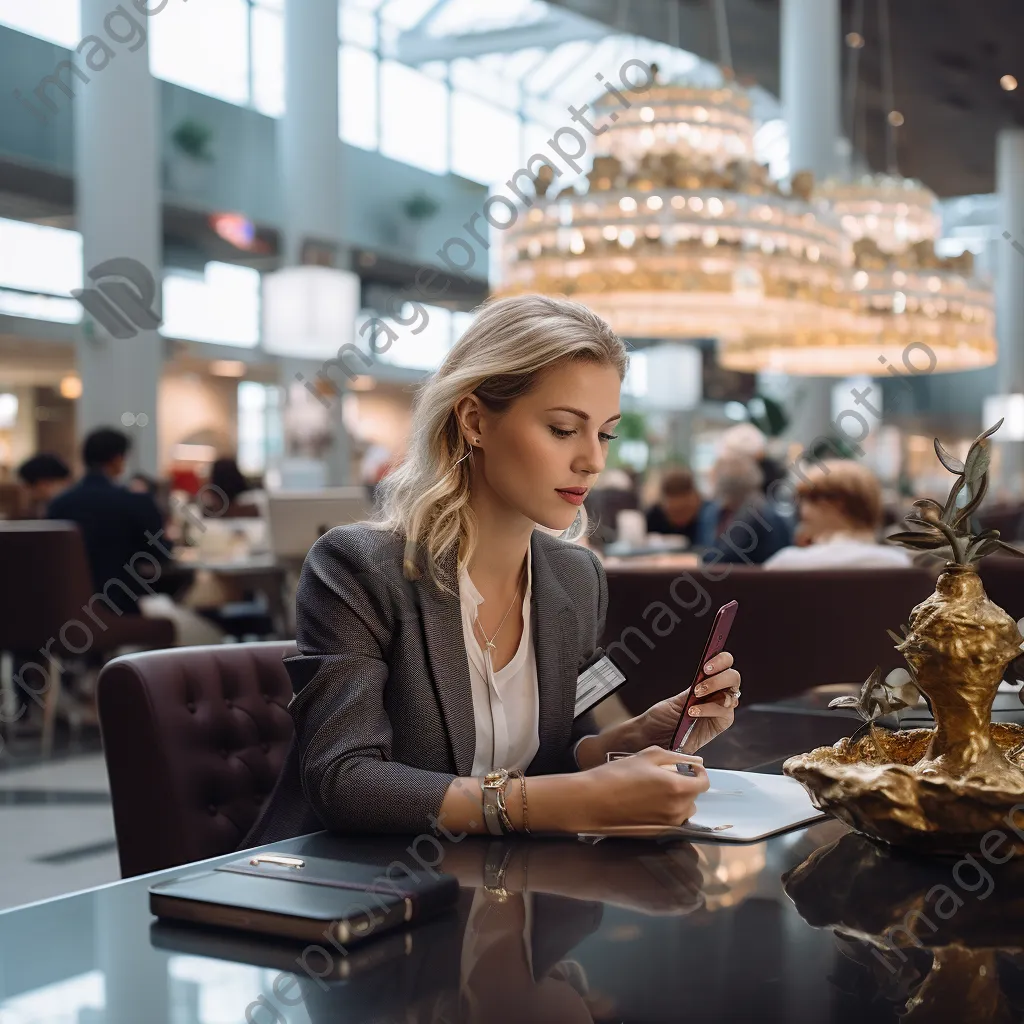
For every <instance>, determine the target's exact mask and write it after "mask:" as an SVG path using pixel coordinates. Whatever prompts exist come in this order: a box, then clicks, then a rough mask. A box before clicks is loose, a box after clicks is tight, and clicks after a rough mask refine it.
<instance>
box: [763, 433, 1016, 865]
mask: <svg viewBox="0 0 1024 1024" xmlns="http://www.w3.org/2000/svg"><path fill="white" fill-rule="evenodd" d="M1001 425H1002V420H1000V421H999V423H997V424H996V425H995V426H994V427H991V428H990V429H989V430H986V431H985V432H984V433H983V434H982V435H981V436H980V437H979V438H978V439H977V440H976V441H975V442H974V443H973V444H972V445H971V448H970V451H969V452H968V454H967V457H966V458H965V459H964V460H963V461H961V460H959V459H957V458H955V457H954V456H953V455H951V454H950V453H949V452H947V451H946V450H945V449H944V448H943V447H942V445H941V444H939V442H938V440H936V441H935V452H936V455H937V456H938V458H939V461H940V462H941V463H942V465H943V466H944V467H945V468H946V469H947V470H949V471H950V472H951V473H954V474H955V475H956V480H955V482H954V484H953V487H952V488H951V490H950V493H949V496H948V497H947V499H946V501H945V503H943V504H940V503H939V502H937V501H933V500H931V499H927V498H926V499H923V500H921V501H916V502H915V503H914V504H915V506H916V511H915V512H913V513H911V514H910V515H909V516H907V517H906V520H907V522H908V523H910V524H911V525H912V526H914V527H915V529H913V530H911V531H909V532H906V533H900V534H896V535H895V536H893V537H890V538H889V540H890V541H892V542H895V543H898V544H902V545H905V546H907V547H909V548H912V549H915V550H919V551H920V550H942V549H948V551H949V553H950V556H951V557H950V560H949V561H948V562H947V563H946V567H945V571H944V572H943V573H942V575H940V576H939V578H938V581H937V583H936V586H935V593H933V594H932V595H931V596H930V597H929V598H927V599H926V600H925V601H922V602H921V604H919V605H917V607H915V608H914V609H913V611H912V612H911V615H910V622H909V627H907V628H906V629H905V634H904V635H903V636H900V635H898V634H895V633H891V634H890V635H891V636H893V638H894V639H895V640H896V641H897V643H896V649H897V650H898V651H899V652H900V653H901V654H902V655H903V657H904V659H905V660H906V662H907V666H908V668H907V671H906V672H904V673H903V675H902V678H898V677H897V678H894V674H892V673H891V674H890V676H889V677H888V678H887V679H886V680H883V679H882V678H881V672H880V670H878V669H876V670H875V672H873V673H872V674H871V676H870V677H869V678H868V680H867V681H866V682H865V684H864V686H863V687H862V689H861V692H860V695H859V696H856V697H852V696H851V697H839V698H837V699H836V700H834V701H832V703H831V705H830V706H832V707H853V708H856V710H857V711H858V712H859V713H860V715H861V716H862V717H863V718H864V719H865V724H864V726H862V727H861V728H860V729H858V730H857V732H856V733H854V735H853V736H851V737H848V738H846V739H842V740H840V741H839V742H838V743H836V744H835V745H834V746H832V747H819V748H818V749H817V750H812V751H811V752H810V753H807V754H800V755H797V756H796V757H791V758H789V760H787V761H786V763H785V765H784V766H783V770H784V771H785V773H786V774H787V775H790V776H792V777H793V778H795V779H797V780H799V781H800V782H801V783H802V784H803V786H804V787H805V788H806V789H807V791H808V792H809V793H810V794H811V798H812V800H813V801H814V803H815V804H816V805H817V806H818V807H820V808H821V809H822V810H826V811H828V812H830V813H831V814H833V815H835V816H836V817H837V818H839V819H840V820H842V821H844V822H846V823H847V824H848V825H851V826H852V827H853V828H855V829H857V830H858V831H860V832H863V833H865V834H866V835H869V836H872V837H874V838H876V839H881V840H884V841H885V842H888V843H892V844H893V845H896V846H905V847H909V848H913V849H918V850H922V851H926V852H930V853H939V854H953V853H960V852H964V851H970V850H977V849H978V844H979V842H980V841H981V838H982V837H983V836H984V835H985V833H986V832H988V831H990V830H991V829H993V828H1003V829H1005V828H1006V827H1007V821H1008V820H1010V819H1012V818H1013V814H1014V812H1015V809H1016V808H1017V806H1018V805H1021V808H1020V809H1021V811H1022V812H1024V771H1022V766H1024V726H1018V725H1010V724H992V722H991V712H992V702H993V700H994V699H995V695H996V691H997V690H998V688H999V683H1000V681H1001V680H1002V678H1003V673H1004V671H1005V670H1006V667H1007V666H1008V665H1009V664H1010V662H1011V661H1013V660H1014V659H1015V658H1016V657H1018V655H1019V654H1020V651H1021V641H1022V637H1021V633H1020V630H1019V629H1018V627H1017V623H1016V622H1014V620H1013V619H1012V618H1011V617H1010V616H1009V615H1007V614H1006V612H1005V611H1003V609H1002V608H1000V607H998V606H997V605H996V604H994V603H993V602H992V601H990V600H989V599H988V597H987V596H986V595H985V590H984V588H983V587H982V585H981V580H980V578H979V577H978V574H977V571H976V565H977V562H978V560H979V559H980V558H982V557H983V556H985V555H987V554H990V553H991V552H994V551H1000V550H1001V551H1005V552H1008V553H1012V554H1014V555H1022V552H1020V551H1018V550H1017V549H1016V548H1013V547H1011V546H1010V545H1008V544H1006V543H1004V542H1003V541H1001V540H1000V539H999V532H998V531H997V530H986V531H985V532H983V533H979V534H977V535H972V533H971V515H972V513H973V512H974V511H975V510H976V509H977V508H978V507H979V505H980V504H981V502H982V500H983V499H984V497H985V493H986V491H987V490H988V467H989V459H990V455H991V449H990V441H989V437H990V436H991V435H992V434H993V433H995V431H996V430H998V429H999V427H1000V426H1001ZM965 491H966V497H967V500H966V502H965V503H964V504H963V506H962V507H958V502H959V499H960V497H961V495H962V494H963V493H964V492H965ZM919 695H923V696H924V698H925V699H926V700H927V702H928V704H929V706H930V708H931V712H932V715H933V717H934V719H935V727H934V728H932V729H910V730H897V731H895V732H892V731H890V730H888V729H883V728H881V727H880V726H879V725H877V724H876V721H875V720H876V719H878V718H880V717H884V716H885V715H887V714H889V713H890V712H893V711H896V712H898V711H899V710H900V709H902V708H906V707H909V706H911V704H914V703H916V702H917V699H918V697H919ZM1008 816H1009V818H1008ZM1021 822H1022V823H1024V813H1022V814H1021ZM1011 840H1012V842H1013V843H1014V845H1015V847H1016V848H1017V849H1018V851H1024V828H1022V829H1021V831H1020V832H1019V833H1018V832H1013V833H1012V835H1011Z"/></svg>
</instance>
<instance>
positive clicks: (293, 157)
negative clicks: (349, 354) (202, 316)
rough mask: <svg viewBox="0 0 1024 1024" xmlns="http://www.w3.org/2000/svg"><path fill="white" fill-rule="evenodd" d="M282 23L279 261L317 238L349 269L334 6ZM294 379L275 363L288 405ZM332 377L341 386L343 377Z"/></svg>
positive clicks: (329, 462) (337, 436)
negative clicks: (281, 229) (282, 248)
mask: <svg viewBox="0 0 1024 1024" xmlns="http://www.w3.org/2000/svg"><path fill="white" fill-rule="evenodd" d="M284 20H285V114H284V117H282V118H281V120H280V122H279V123H278V129H277V130H278V160H279V166H280V171H281V178H280V180H281V191H282V196H283V200H284V228H285V230H284V237H285V257H286V259H285V262H286V263H287V264H289V265H291V266H294V265H297V264H299V263H301V262H302V260H301V256H302V246H303V242H304V241H306V240H316V241H322V242H328V243H334V244H335V245H336V246H337V247H338V258H337V260H336V261H335V265H336V266H337V267H339V268H341V269H348V265H349V261H348V254H347V252H345V251H343V250H342V247H341V239H342V223H341V217H342V214H341V166H340V156H341V143H340V141H339V139H338V3H337V0H286V2H285V16H284ZM305 369H306V370H307V371H308V372H307V373H305V374H304V376H306V377H310V376H312V375H313V374H315V372H316V369H317V368H316V367H312V368H310V367H305ZM295 373H296V370H295V366H294V365H293V364H292V361H291V360H287V359H283V360H281V383H282V384H283V385H284V388H285V401H286V402H287V400H288V398H287V395H288V391H289V385H290V384H291V383H292V382H294V380H295ZM334 376H335V377H336V378H337V379H338V387H339V388H340V387H342V386H343V382H344V377H343V376H342V375H340V374H335V375H334ZM341 405H342V403H341V397H340V395H339V396H338V397H337V398H336V399H334V400H333V401H332V402H330V404H329V407H328V408H327V409H326V410H325V413H326V415H327V417H328V419H329V431H330V435H331V439H332V444H331V447H330V450H329V451H328V452H327V454H326V456H325V459H324V462H325V467H324V468H325V479H326V482H327V483H328V484H330V485H341V484H347V483H349V463H350V458H349V438H348V433H347V431H346V430H345V427H344V423H343V421H342V416H341ZM287 446H288V444H287V438H286V447H287Z"/></svg>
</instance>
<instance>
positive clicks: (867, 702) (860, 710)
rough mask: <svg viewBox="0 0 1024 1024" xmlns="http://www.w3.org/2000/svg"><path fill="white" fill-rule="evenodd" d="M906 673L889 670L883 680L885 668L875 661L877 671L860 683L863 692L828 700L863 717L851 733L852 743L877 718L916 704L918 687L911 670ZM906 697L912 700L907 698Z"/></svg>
mask: <svg viewBox="0 0 1024 1024" xmlns="http://www.w3.org/2000/svg"><path fill="white" fill-rule="evenodd" d="M906 675H907V678H906V679H903V678H902V677H897V676H896V675H895V673H892V672H890V673H889V676H887V677H886V679H885V680H883V679H882V669H881V668H880V667H879V666H877V665H876V666H875V669H874V671H873V672H872V673H871V675H869V676H868V677H867V679H865V680H864V682H863V684H862V685H861V688H860V693H858V694H856V695H853V694H851V695H849V696H845V697H836V698H835V699H834V700H830V701H829V702H828V706H829V707H830V708H852V709H853V710H854V711H856V712H857V714H858V715H860V717H861V718H862V719H863V720H864V724H863V725H861V726H860V727H858V729H857V730H856V732H854V734H853V735H852V736H851V737H850V740H849V742H850V743H853V742H854V741H855V740H856V739H857V737H858V736H860V734H861V733H862V732H864V730H865V729H868V728H870V726H871V725H872V724H873V723H874V722H875V720H876V719H879V718H884V717H885V716H886V715H891V714H892V713H893V712H894V711H901V710H903V708H909V707H913V706H914V705H916V704H917V698H918V696H919V693H918V690H917V687H915V686H914V684H913V681H912V679H911V676H910V673H909V672H908V673H907V674H906ZM890 678H891V679H892V681H893V682H892V685H890V682H889V680H890ZM905 697H908V698H912V700H905V699H904V698H905Z"/></svg>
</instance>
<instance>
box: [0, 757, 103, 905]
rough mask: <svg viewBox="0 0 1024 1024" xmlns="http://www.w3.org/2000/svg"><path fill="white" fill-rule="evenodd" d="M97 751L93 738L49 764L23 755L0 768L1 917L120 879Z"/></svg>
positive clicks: (2, 764)
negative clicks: (14, 909)
mask: <svg viewBox="0 0 1024 1024" xmlns="http://www.w3.org/2000/svg"><path fill="white" fill-rule="evenodd" d="M96 746H97V743H96V739H95V737H93V738H92V741H91V742H90V741H89V740H88V739H86V741H85V742H84V743H83V744H82V747H84V748H85V749H84V750H82V749H80V750H79V751H77V752H74V751H68V750H67V749H64V750H60V751H58V753H57V754H56V755H55V756H54V758H53V759H51V760H49V761H39V760H38V759H33V758H31V757H29V756H27V751H24V750H23V751H20V752H19V756H18V757H17V758H16V759H12V760H7V761H5V762H0V910H4V909H8V908H10V907H14V906H18V905H19V904H22V903H31V902H33V901H35V900H41V899H47V898H49V897H51V896H60V895H62V894H64V893H68V892H75V891H77V890H79V889H85V888H88V887H89V886H93V885H101V884H103V883H104V882H113V881H116V880H117V879H118V878H120V877H121V873H120V870H119V869H118V863H117V847H116V844H115V842H114V819H113V815H112V813H111V809H110V788H109V786H108V784H107V770H106V766H105V765H104V763H103V755H102V754H100V753H98V752H96ZM89 748H92V749H91V750H89ZM33 760H34V761H35V763H32V762H33Z"/></svg>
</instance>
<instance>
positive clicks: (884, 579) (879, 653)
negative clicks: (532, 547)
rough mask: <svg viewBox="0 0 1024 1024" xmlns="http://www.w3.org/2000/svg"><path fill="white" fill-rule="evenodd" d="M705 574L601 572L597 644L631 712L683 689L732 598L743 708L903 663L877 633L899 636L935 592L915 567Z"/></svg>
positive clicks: (726, 569) (929, 576) (742, 569)
mask: <svg viewBox="0 0 1024 1024" xmlns="http://www.w3.org/2000/svg"><path fill="white" fill-rule="evenodd" d="M707 576H708V578H705V576H704V575H703V572H702V570H701V569H700V568H695V569H691V570H686V571H683V572H680V571H675V570H657V571H639V570H630V569H625V570H616V569H610V570H609V571H608V591H609V599H608V618H607V624H606V628H605V634H604V638H603V644H604V646H605V647H606V648H609V647H610V649H611V652H612V657H613V658H614V659H615V660H616V661H617V662H618V664H619V665H620V666H621V667H622V670H623V671H624V672H625V673H626V675H627V678H628V679H629V682H628V683H627V684H626V685H625V686H624V687H623V688H622V690H621V691H620V693H621V696H622V700H623V702H624V703H625V705H626V707H627V708H628V709H629V711H630V713H631V714H639V713H640V712H641V711H643V710H644V709H646V708H648V707H649V706H650V705H651V704H653V703H655V702H656V701H659V700H662V699H664V698H665V697H668V696H671V695H672V694H674V693H678V692H679V691H680V690H683V689H685V688H686V687H687V686H689V685H690V682H691V680H692V677H693V673H694V671H695V669H696V667H697V662H698V660H699V659H700V655H701V651H702V650H703V646H704V642H705V640H706V639H707V635H708V632H709V631H710V629H711V623H712V621H713V620H714V615H715V611H716V610H717V609H718V608H719V607H720V606H721V605H723V604H725V603H726V602H727V601H731V600H733V599H734V598H735V599H736V600H738V601H739V603H740V608H739V614H738V615H737V617H736V624H735V626H734V627H733V630H732V634H731V636H730V639H729V645H728V649H729V650H730V651H731V652H732V654H733V655H734V656H735V658H736V662H737V667H738V668H740V669H741V671H742V674H743V698H744V702H745V703H747V704H750V703H754V702H759V701H768V700H777V699H779V698H782V697H788V696H793V695H795V694H797V693H801V692H803V691H805V690H808V689H810V688H811V687H814V686H818V685H821V684H824V683H848V682H861V681H863V680H864V679H865V678H866V677H867V676H868V674H869V673H870V672H871V670H872V669H873V668H874V667H875V665H881V666H882V668H883V669H885V670H886V671H888V670H889V669H891V668H895V667H897V666H898V665H900V664H902V663H903V662H902V658H901V656H900V655H899V654H898V653H897V652H896V651H894V650H893V642H892V640H891V639H890V638H889V636H888V635H887V633H886V629H892V630H897V631H898V630H899V628H900V626H901V624H903V623H905V622H906V621H907V618H908V615H909V613H910V610H911V608H913V606H914V605H915V604H917V603H919V602H920V601H923V600H924V599H925V598H926V597H927V596H928V595H929V594H930V593H931V592H932V590H933V589H934V586H935V582H934V574H933V573H929V572H927V571H925V570H923V569H868V570H864V569H861V570H853V569H847V570H817V571H799V570H790V571H783V570H778V571H768V570H765V569H761V568H757V567H751V566H736V567H730V566H718V567H708V569H707ZM685 606H689V610H688V609H687V607H685ZM702 611H703V614H701V612H702ZM659 633H660V634H662V635H659Z"/></svg>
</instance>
